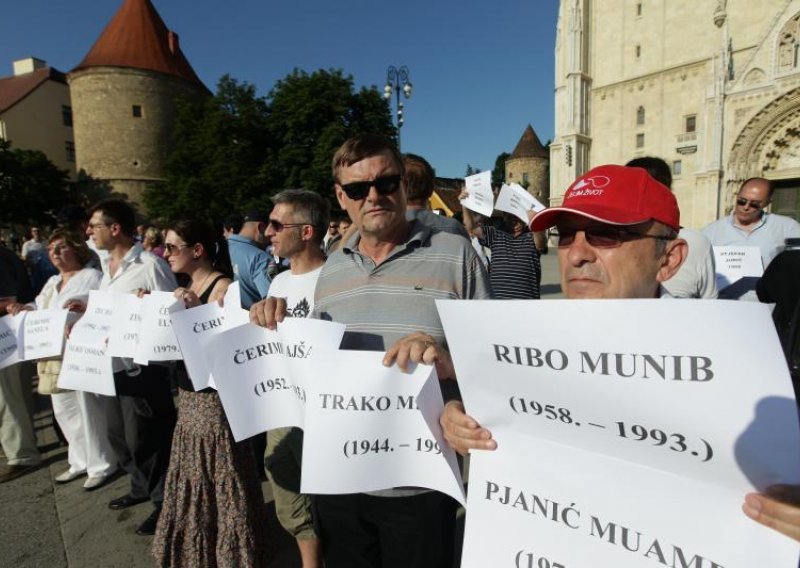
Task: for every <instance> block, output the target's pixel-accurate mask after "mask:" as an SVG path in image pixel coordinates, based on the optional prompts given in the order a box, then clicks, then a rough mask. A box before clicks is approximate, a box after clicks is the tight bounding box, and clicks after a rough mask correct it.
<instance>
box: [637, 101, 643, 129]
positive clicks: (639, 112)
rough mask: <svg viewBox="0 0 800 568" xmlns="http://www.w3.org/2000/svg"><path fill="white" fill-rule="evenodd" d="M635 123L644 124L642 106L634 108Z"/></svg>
mask: <svg viewBox="0 0 800 568" xmlns="http://www.w3.org/2000/svg"><path fill="white" fill-rule="evenodd" d="M636 124H638V125H642V124H644V107H643V106H640V107H639V108H638V109H636Z"/></svg>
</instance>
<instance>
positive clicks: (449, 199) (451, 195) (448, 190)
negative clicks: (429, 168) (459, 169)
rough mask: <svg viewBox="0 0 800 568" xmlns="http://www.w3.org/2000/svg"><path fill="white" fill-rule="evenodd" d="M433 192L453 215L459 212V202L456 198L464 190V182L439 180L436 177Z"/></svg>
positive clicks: (447, 179)
mask: <svg viewBox="0 0 800 568" xmlns="http://www.w3.org/2000/svg"><path fill="white" fill-rule="evenodd" d="M433 187H434V191H435V192H436V195H438V196H439V199H441V200H442V201H443V202H444V204H445V205H447V207H448V208H449V209H450V211H452V212H453V213H457V212H459V211H461V202H460V201H459V200H458V196H459V195H460V194H461V190H462V189H463V188H464V180H463V179H461V178H441V177H437V178H436V179H435V180H434V182H433Z"/></svg>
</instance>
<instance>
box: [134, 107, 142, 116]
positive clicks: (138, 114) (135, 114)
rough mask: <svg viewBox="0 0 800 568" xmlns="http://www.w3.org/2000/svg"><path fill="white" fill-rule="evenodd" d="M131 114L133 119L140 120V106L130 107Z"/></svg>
mask: <svg viewBox="0 0 800 568" xmlns="http://www.w3.org/2000/svg"><path fill="white" fill-rule="evenodd" d="M131 114H132V115H133V118H142V105H133V106H132V107H131Z"/></svg>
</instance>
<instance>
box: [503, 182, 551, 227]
mask: <svg viewBox="0 0 800 568" xmlns="http://www.w3.org/2000/svg"><path fill="white" fill-rule="evenodd" d="M495 209H497V210H499V211H505V212H506V213H511V214H512V215H514V216H515V217H517V218H518V219H519V220H520V221H522V222H523V223H525V224H526V225H527V224H529V223H530V218H531V215H532V214H531V212H533V213H538V212H539V211H543V210H544V209H546V207H545V206H544V205H542V204H541V203H540V202H539V201H538V200H537V199H536V198H535V197H534V196H533V195H531V194H530V193H528V191H527V190H526V189H525V188H524V187H522V186H521V185H518V184H516V183H513V184H511V185H506V184H503V187H501V188H500V195H498V196H497V203H496V204H495Z"/></svg>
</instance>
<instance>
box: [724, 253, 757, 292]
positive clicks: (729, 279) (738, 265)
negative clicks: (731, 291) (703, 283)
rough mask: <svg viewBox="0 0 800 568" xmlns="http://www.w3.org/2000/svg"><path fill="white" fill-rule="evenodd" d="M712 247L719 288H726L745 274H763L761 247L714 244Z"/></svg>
mask: <svg viewBox="0 0 800 568" xmlns="http://www.w3.org/2000/svg"><path fill="white" fill-rule="evenodd" d="M712 248H713V249H714V263H715V264H716V273H717V274H716V276H717V288H718V289H719V290H722V289H724V288H727V287H728V286H730V285H731V284H733V283H734V282H736V281H737V280H741V279H742V278H744V277H746V276H754V277H756V278H758V277H760V276H761V275H763V274H764V265H763V263H762V260H761V249H759V248H758V247H744V246H719V247H718V246H715V247H712Z"/></svg>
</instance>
